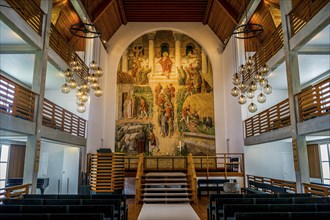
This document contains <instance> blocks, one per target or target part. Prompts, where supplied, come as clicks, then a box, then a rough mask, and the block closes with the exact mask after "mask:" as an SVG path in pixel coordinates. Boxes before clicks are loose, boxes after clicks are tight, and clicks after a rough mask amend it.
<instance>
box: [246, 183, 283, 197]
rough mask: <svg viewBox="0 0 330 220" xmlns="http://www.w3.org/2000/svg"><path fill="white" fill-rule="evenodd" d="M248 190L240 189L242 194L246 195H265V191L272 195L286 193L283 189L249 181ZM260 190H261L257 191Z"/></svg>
mask: <svg viewBox="0 0 330 220" xmlns="http://www.w3.org/2000/svg"><path fill="white" fill-rule="evenodd" d="M248 186H249V187H248V188H242V189H241V190H242V192H246V193H255V194H261V193H267V192H265V190H268V191H271V192H273V193H287V191H286V189H285V188H282V187H278V186H273V185H270V184H267V183H259V182H256V181H252V180H249V184H248ZM259 189H261V190H259Z"/></svg>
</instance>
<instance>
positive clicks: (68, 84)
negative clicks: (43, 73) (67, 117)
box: [61, 60, 103, 113]
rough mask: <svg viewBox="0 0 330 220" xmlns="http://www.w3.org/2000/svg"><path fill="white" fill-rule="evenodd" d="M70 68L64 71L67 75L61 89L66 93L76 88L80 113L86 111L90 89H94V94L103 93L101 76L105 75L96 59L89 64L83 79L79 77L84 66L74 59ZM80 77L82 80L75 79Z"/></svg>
mask: <svg viewBox="0 0 330 220" xmlns="http://www.w3.org/2000/svg"><path fill="white" fill-rule="evenodd" d="M69 65H70V68H68V69H66V70H65V71H64V72H63V73H64V75H65V83H64V84H63V85H62V87H61V91H62V93H64V94H68V93H69V92H70V91H71V89H76V97H77V100H76V104H77V111H78V112H79V113H84V112H85V111H86V106H85V103H86V102H87V101H88V99H89V93H90V90H91V89H93V90H94V95H95V96H96V97H100V96H102V95H103V91H102V90H101V88H100V85H99V82H98V80H99V78H100V77H101V76H102V75H103V70H102V69H101V67H99V66H98V65H97V63H96V62H95V61H92V62H91V63H90V64H89V72H88V75H87V76H86V77H84V78H83V79H81V78H80V77H79V75H80V71H81V70H82V66H81V65H80V64H79V63H78V62H77V61H76V60H73V61H71V62H70V63H69ZM74 76H76V78H77V77H79V79H81V80H80V82H78V81H77V80H75V77H74Z"/></svg>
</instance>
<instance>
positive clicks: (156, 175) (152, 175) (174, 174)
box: [145, 172, 187, 177]
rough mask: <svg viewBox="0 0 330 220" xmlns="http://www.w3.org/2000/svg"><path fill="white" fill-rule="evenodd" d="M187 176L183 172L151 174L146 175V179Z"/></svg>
mask: <svg viewBox="0 0 330 220" xmlns="http://www.w3.org/2000/svg"><path fill="white" fill-rule="evenodd" d="M186 176H187V175H186V174H185V173H182V172H172V173H170V172H150V173H147V174H145V177H186Z"/></svg>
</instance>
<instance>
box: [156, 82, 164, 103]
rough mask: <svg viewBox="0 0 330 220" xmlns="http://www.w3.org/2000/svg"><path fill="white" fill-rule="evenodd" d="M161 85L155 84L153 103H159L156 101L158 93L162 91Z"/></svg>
mask: <svg viewBox="0 0 330 220" xmlns="http://www.w3.org/2000/svg"><path fill="white" fill-rule="evenodd" d="M162 88H163V87H162V85H161V84H160V83H158V84H157V85H156V86H155V103H156V105H159V103H158V95H159V93H160V92H161V91H162Z"/></svg>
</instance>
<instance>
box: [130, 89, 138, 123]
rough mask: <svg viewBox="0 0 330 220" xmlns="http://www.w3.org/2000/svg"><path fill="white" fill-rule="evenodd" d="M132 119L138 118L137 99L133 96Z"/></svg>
mask: <svg viewBox="0 0 330 220" xmlns="http://www.w3.org/2000/svg"><path fill="white" fill-rule="evenodd" d="M131 100H132V101H131V102H132V118H137V102H136V97H135V95H134V94H133V95H132V99H131Z"/></svg>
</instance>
